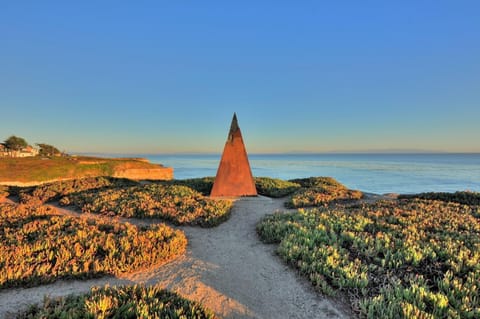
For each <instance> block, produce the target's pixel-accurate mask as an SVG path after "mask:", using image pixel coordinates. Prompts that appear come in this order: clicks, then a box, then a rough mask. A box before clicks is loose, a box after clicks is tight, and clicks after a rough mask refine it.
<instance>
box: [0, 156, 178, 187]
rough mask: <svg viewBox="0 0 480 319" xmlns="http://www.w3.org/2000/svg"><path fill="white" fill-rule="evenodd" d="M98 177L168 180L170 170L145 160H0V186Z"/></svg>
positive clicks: (171, 171)
mask: <svg viewBox="0 0 480 319" xmlns="http://www.w3.org/2000/svg"><path fill="white" fill-rule="evenodd" d="M98 176H109V177H116V178H128V179H133V180H171V179H173V168H172V167H165V166H163V165H161V164H154V163H150V162H149V161H148V160H147V159H144V158H102V157H90V156H71V157H51V158H42V157H30V158H1V159H0V185H16V186H33V185H39V184H44V183H49V182H56V181H61V180H69V179H78V178H85V177H98Z"/></svg>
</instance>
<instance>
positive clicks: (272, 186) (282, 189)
mask: <svg viewBox="0 0 480 319" xmlns="http://www.w3.org/2000/svg"><path fill="white" fill-rule="evenodd" d="M255 186H256V188H257V192H258V194H260V195H264V196H268V197H274V198H280V197H285V196H287V195H291V194H292V193H294V192H295V191H297V190H298V189H299V188H300V184H298V183H293V182H289V181H284V180H281V179H275V178H269V177H255Z"/></svg>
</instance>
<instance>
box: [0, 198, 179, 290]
mask: <svg viewBox="0 0 480 319" xmlns="http://www.w3.org/2000/svg"><path fill="white" fill-rule="evenodd" d="M186 245H187V240H186V238H185V235H184V233H183V232H182V231H180V230H174V229H172V228H171V227H168V226H166V225H164V224H158V225H153V226H149V227H142V228H139V227H136V226H133V225H130V224H128V223H125V224H123V223H117V222H104V221H96V220H85V219H83V218H73V217H68V216H61V215H57V214H56V211H55V210H54V209H53V208H50V207H45V206H39V207H33V206H25V205H15V204H8V203H3V204H0V248H1V249H0V289H3V288H8V287H17V286H22V287H25V286H36V285H40V284H44V283H48V282H52V281H55V280H57V279H67V278H90V277H99V276H104V275H115V274H120V273H125V272H131V271H133V270H136V269H140V268H144V267H149V266H153V265H157V264H159V263H162V262H165V261H167V260H170V259H172V258H174V257H176V256H178V255H180V254H182V253H183V252H184V251H185V249H186Z"/></svg>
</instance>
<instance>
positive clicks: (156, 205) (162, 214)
mask: <svg viewBox="0 0 480 319" xmlns="http://www.w3.org/2000/svg"><path fill="white" fill-rule="evenodd" d="M60 204H62V205H71V204H74V205H76V206H78V207H80V208H81V209H82V211H83V212H85V213H96V214H106V215H112V216H122V217H137V218H161V219H164V220H168V221H171V222H173V223H175V224H182V225H186V224H188V225H200V226H205V227H210V226H216V225H218V224H219V223H221V222H223V221H225V220H226V219H227V218H228V216H229V213H230V209H231V207H232V203H231V202H229V201H225V200H213V199H209V198H206V197H204V196H203V195H202V194H201V193H199V192H197V191H195V190H193V189H191V188H189V187H186V186H178V185H161V184H149V185H144V186H134V187H127V188H118V189H117V188H115V189H105V190H100V191H97V190H96V191H86V192H82V193H77V194H74V195H72V196H67V197H64V198H63V199H62V200H61V201H60Z"/></svg>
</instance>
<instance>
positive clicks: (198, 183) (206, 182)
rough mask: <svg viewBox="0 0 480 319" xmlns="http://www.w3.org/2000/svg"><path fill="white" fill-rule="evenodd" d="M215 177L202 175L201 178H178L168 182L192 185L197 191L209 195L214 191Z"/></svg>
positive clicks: (170, 183)
mask: <svg viewBox="0 0 480 319" xmlns="http://www.w3.org/2000/svg"><path fill="white" fill-rule="evenodd" d="M214 181H215V177H201V178H189V179H177V180H173V181H168V182H166V183H167V184H169V185H179V186H187V187H190V188H192V189H194V190H196V191H197V192H200V193H202V194H203V195H204V196H209V195H210V193H211V192H212V187H213V182H214Z"/></svg>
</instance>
